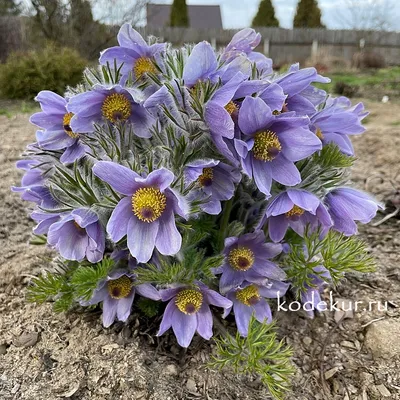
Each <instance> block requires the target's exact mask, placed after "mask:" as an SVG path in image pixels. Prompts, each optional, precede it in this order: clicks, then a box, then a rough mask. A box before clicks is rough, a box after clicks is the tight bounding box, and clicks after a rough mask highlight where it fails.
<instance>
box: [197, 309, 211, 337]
mask: <svg viewBox="0 0 400 400" xmlns="http://www.w3.org/2000/svg"><path fill="white" fill-rule="evenodd" d="M196 316H197V333H198V334H199V335H200V336H201V337H203V338H204V339H206V340H210V339H211V337H212V335H213V331H212V327H213V316H212V314H211V310H210V307H209V306H208V305H207V304H204V303H203V305H202V306H201V308H200V310H199V311H198V312H197V314H196Z"/></svg>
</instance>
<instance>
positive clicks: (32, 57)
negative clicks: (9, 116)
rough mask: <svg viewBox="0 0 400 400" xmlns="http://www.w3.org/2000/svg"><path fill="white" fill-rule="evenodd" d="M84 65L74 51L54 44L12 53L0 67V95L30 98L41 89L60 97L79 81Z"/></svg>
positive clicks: (11, 97) (83, 61) (85, 63)
mask: <svg viewBox="0 0 400 400" xmlns="http://www.w3.org/2000/svg"><path fill="white" fill-rule="evenodd" d="M86 65H87V61H86V60H85V59H83V58H82V57H81V56H80V55H79V53H78V52H77V51H75V50H73V49H69V48H66V47H64V48H59V47H56V46H54V45H48V46H46V47H45V48H44V49H43V50H40V51H31V52H28V53H18V52H17V53H13V54H11V55H10V56H9V57H8V58H7V61H6V63H5V64H3V65H0V94H1V95H2V97H5V98H9V99H33V98H34V97H35V96H36V95H37V93H38V92H40V91H41V90H43V89H46V90H52V91H54V92H56V93H59V94H63V93H64V91H65V88H66V87H67V86H68V85H71V86H75V85H77V84H78V83H79V82H80V81H81V80H82V72H83V69H84V68H85V66H86Z"/></svg>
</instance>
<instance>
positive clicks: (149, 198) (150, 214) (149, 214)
mask: <svg viewBox="0 0 400 400" xmlns="http://www.w3.org/2000/svg"><path fill="white" fill-rule="evenodd" d="M166 206H167V198H166V196H165V195H164V194H163V193H161V191H160V190H159V189H156V188H140V189H138V190H137V191H136V192H135V193H134V195H133V196H132V211H133V213H134V214H135V215H136V216H137V217H138V218H139V219H140V220H141V221H143V222H149V223H150V222H154V221H156V220H157V219H158V218H160V217H161V215H162V213H163V212H164V210H165V207H166Z"/></svg>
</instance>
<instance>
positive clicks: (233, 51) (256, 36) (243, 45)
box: [222, 28, 261, 62]
mask: <svg viewBox="0 0 400 400" xmlns="http://www.w3.org/2000/svg"><path fill="white" fill-rule="evenodd" d="M260 42H261V34H260V33H257V32H256V31H255V30H254V29H252V28H245V29H242V30H241V31H239V32H237V33H235V34H234V35H233V37H232V40H231V41H230V42H229V43H228V45H227V46H226V48H225V50H224V52H223V53H222V60H224V61H227V62H229V61H232V60H233V59H234V58H236V57H237V56H239V55H240V54H241V53H245V54H250V53H251V52H252V51H253V50H254V49H255V48H256V47H257V46H258V45H259V44H260Z"/></svg>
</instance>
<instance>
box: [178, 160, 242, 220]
mask: <svg viewBox="0 0 400 400" xmlns="http://www.w3.org/2000/svg"><path fill="white" fill-rule="evenodd" d="M240 179H241V174H240V172H239V171H238V170H237V169H235V168H234V167H231V166H230V165H228V164H224V163H222V162H220V161H216V160H196V161H193V162H192V163H190V164H187V165H186V169H185V181H186V182H187V183H188V184H191V183H193V182H196V184H197V185H196V188H195V189H194V190H193V191H192V193H193V195H194V197H195V198H196V200H201V199H204V200H205V201H206V202H205V203H203V204H201V205H200V208H201V209H202V210H203V211H204V212H206V213H207V214H212V215H218V214H219V213H220V212H221V201H224V200H229V199H231V198H232V197H233V194H234V193H235V184H237V183H239V182H240Z"/></svg>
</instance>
